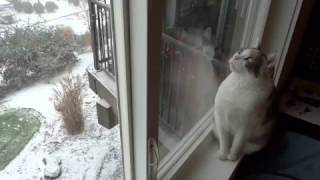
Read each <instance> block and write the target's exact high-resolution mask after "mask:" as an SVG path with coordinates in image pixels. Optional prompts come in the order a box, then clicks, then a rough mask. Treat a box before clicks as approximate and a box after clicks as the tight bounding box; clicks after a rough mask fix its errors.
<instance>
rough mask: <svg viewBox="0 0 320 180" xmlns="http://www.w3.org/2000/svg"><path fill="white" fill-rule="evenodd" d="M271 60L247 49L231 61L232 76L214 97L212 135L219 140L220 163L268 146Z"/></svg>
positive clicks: (271, 99) (238, 53)
mask: <svg viewBox="0 0 320 180" xmlns="http://www.w3.org/2000/svg"><path fill="white" fill-rule="evenodd" d="M272 56H273V55H272ZM272 56H267V55H265V54H263V53H262V52H261V51H260V50H259V49H257V48H247V49H242V50H240V51H238V52H236V53H235V54H234V55H233V56H232V57H231V58H230V60H229V67H230V70H231V73H230V74H229V75H228V76H227V78H226V79H225V80H224V81H223V82H222V83H221V85H220V87H219V89H218V92H217V95H216V97H215V110H214V133H215V134H216V136H217V138H218V140H219V159H221V160H230V161H236V160H238V159H239V158H240V157H242V156H243V155H245V154H250V153H253V152H256V151H258V150H260V149H262V148H263V147H264V146H265V145H266V144H267V143H268V141H269V139H270V135H271V132H272V129H273V126H274V124H275V123H274V122H275V118H274V116H273V115H272V116H270V113H269V112H270V111H269V110H270V108H271V102H272V101H273V98H272V92H273V91H274V84H273V80H272V77H273V69H274V62H273V61H274V60H273V59H274V58H273V57H274V56H273V57H272Z"/></svg>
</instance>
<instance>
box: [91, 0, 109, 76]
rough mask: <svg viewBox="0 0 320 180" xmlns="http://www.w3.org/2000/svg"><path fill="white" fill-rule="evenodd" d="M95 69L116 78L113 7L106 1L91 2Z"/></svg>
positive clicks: (95, 0)
mask: <svg viewBox="0 0 320 180" xmlns="http://www.w3.org/2000/svg"><path fill="white" fill-rule="evenodd" d="M89 12H90V26H91V32H92V33H91V34H92V50H93V56H94V67H95V69H96V70H103V71H105V72H106V73H107V74H109V75H111V76H112V77H114V76H115V63H114V61H115V60H114V53H113V52H114V40H113V23H112V12H111V7H110V5H109V4H107V3H106V1H105V0H104V1H97V0H89Z"/></svg>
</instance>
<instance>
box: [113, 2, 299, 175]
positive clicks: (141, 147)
mask: <svg viewBox="0 0 320 180" xmlns="http://www.w3.org/2000/svg"><path fill="white" fill-rule="evenodd" d="M147 1H148V0H130V1H128V0H115V1H113V2H114V3H113V8H114V18H115V22H116V23H115V27H114V28H115V32H116V33H115V39H116V40H115V41H116V56H117V69H118V71H117V72H120V73H117V75H118V87H119V90H118V94H119V96H118V97H120V98H119V107H120V108H119V111H120V125H121V139H122V151H123V159H124V173H125V179H126V180H129V179H130V180H131V179H136V180H145V179H147V139H146V137H147V112H146V111H147V96H146V93H147V22H148V17H147V15H148V13H147V7H148V6H147V3H148V2H147ZM302 1H303V0H282V1H281V2H280V1H273V2H272V3H273V4H272V5H271V11H273V10H274V9H273V8H275V10H277V11H279V7H280V9H281V8H282V9H286V10H288V13H285V12H284V11H282V12H278V15H279V14H280V15H283V16H282V17H281V18H277V17H273V16H272V15H271V16H270V17H268V15H269V13H268V12H269V11H268V8H267V7H268V6H270V4H271V0H263V2H262V3H261V4H259V6H258V8H257V11H253V10H250V11H248V12H249V13H248V16H250V17H252V16H253V15H254V14H255V13H256V12H259V13H258V16H255V17H256V20H255V21H254V23H246V27H245V31H244V33H245V34H244V37H245V38H243V39H242V45H243V46H257V45H258V44H260V43H261V46H262V48H263V49H264V50H265V51H267V52H275V53H276V54H277V58H276V60H277V62H279V63H278V65H277V74H280V72H281V71H282V68H283V63H284V60H285V57H286V53H287V50H288V46H289V43H290V40H291V37H292V34H293V30H294V27H295V23H296V21H297V17H298V14H299V10H300V8H301V4H302ZM256 2H257V1H255V3H256ZM259 2H260V1H259ZM255 3H253V4H252V5H251V7H255V5H257V4H255ZM288 4H294V5H292V6H290V7H289V8H288V7H287V5H288ZM273 6H274V7H273ZM277 8H278V9H277ZM124 12H125V13H124ZM281 13H282V14H281ZM271 14H272V13H271ZM255 15H256V14H255ZM267 17H268V18H267ZM284 20H288V22H289V23H283V21H284ZM267 21H268V22H267ZM251 22H252V21H251ZM265 22H267V26H266V27H264V24H265ZM277 36H281V37H284V38H277ZM281 65H282V66H281ZM279 76H280V75H277V76H276V78H275V82H276V83H277V82H278V79H279ZM212 109H213V108H211V110H210V111H209V112H208V113H207V114H206V115H205V116H204V117H203V118H202V119H201V120H200V121H199V122H198V123H197V124H196V125H195V126H194V127H193V129H192V130H191V131H190V132H189V133H188V134H187V135H186V136H185V138H184V139H183V140H182V141H181V143H180V144H179V145H178V146H177V147H176V148H175V150H172V151H170V153H169V154H168V155H167V156H166V157H165V158H164V159H163V160H162V163H161V164H160V166H159V171H158V179H169V178H170V177H172V176H173V175H174V174H175V173H176V172H177V170H178V169H179V168H180V167H181V166H182V165H183V164H184V162H185V161H186V160H187V159H188V158H189V156H190V155H191V154H192V153H193V152H194V151H195V149H196V148H197V147H198V145H199V144H200V143H201V142H202V141H203V140H204V139H205V138H206V137H207V136H208V135H210V132H211V125H210V124H211V120H212V118H213V116H212V113H211V112H212Z"/></svg>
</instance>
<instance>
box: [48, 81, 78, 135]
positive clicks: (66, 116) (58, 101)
mask: <svg viewBox="0 0 320 180" xmlns="http://www.w3.org/2000/svg"><path fill="white" fill-rule="evenodd" d="M83 88H84V82H82V80H81V77H80V76H71V75H68V76H66V77H64V78H63V79H62V80H61V81H60V82H59V87H57V88H55V89H54V107H55V109H56V110H57V111H58V112H59V113H60V114H61V116H62V119H63V122H64V125H65V128H66V130H67V132H68V133H69V134H72V135H74V134H79V133H81V132H82V131H83V129H84V116H83V110H82V102H83V99H82V98H83V97H82V92H81V91H82V89H83Z"/></svg>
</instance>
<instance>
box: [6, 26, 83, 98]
mask: <svg viewBox="0 0 320 180" xmlns="http://www.w3.org/2000/svg"><path fill="white" fill-rule="evenodd" d="M57 32H60V29H59V28H54V27H50V28H48V27H44V26H41V25H38V26H26V27H16V28H13V29H8V30H6V31H4V32H3V33H2V35H1V36H0V67H5V68H4V69H2V70H1V71H0V75H2V77H3V82H4V83H3V84H1V86H0V97H1V96H4V95H5V94H6V93H9V92H10V91H12V90H16V89H19V88H21V87H24V86H26V85H28V84H30V83H32V82H35V81H37V80H40V79H44V78H48V77H51V76H52V75H53V74H55V73H57V72H59V71H62V70H64V69H65V68H66V67H68V66H69V65H71V64H73V63H74V62H76V61H77V57H76V55H75V53H74V51H75V50H77V47H76V45H75V41H74V40H66V39H65V38H64V36H63V35H57V34H59V33H57Z"/></svg>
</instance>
